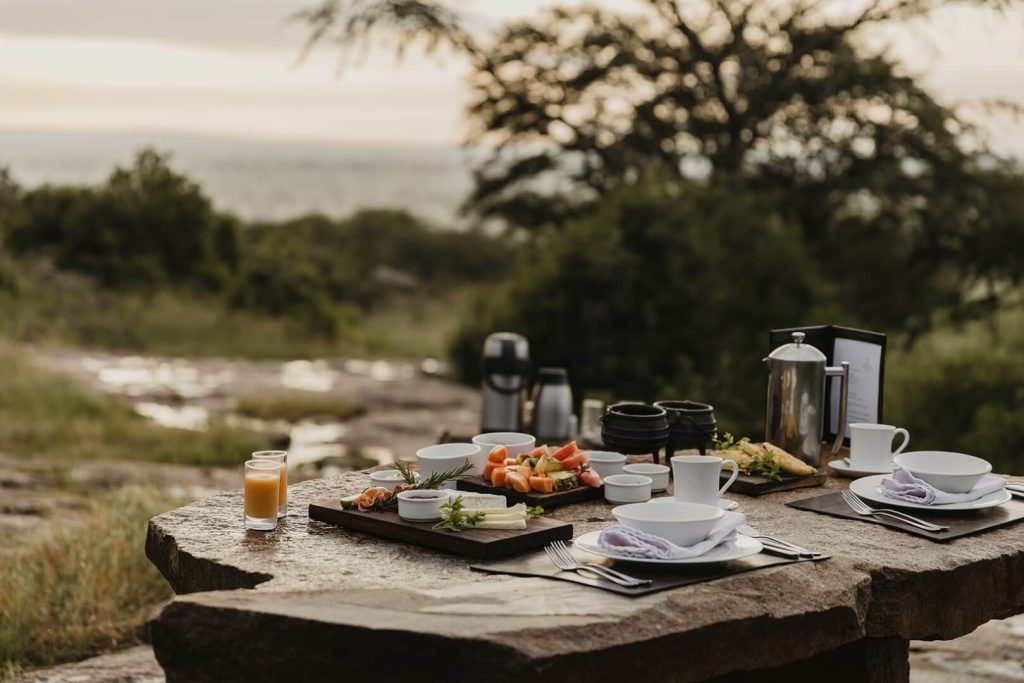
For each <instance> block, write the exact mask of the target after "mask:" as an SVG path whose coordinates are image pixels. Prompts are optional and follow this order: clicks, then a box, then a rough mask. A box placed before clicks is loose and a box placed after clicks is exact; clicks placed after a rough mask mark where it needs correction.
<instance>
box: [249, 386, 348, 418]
mask: <svg viewBox="0 0 1024 683" xmlns="http://www.w3.org/2000/svg"><path fill="white" fill-rule="evenodd" d="M238 412H239V413H241V414H242V415H245V416H246V417H254V418H257V419H259V420H286V421H288V422H298V421H299V420H304V419H313V418H323V419H328V420H331V419H333V420H349V419H351V418H353V417H359V416H360V415H365V414H366V404H365V403H361V402H359V401H348V400H345V399H343V398H338V397H336V396H328V395H324V394H315V393H311V392H306V391H302V392H300V391H295V392H289V393H283V394H274V395H259V396H257V395H252V396H242V397H241V398H239V399H238Z"/></svg>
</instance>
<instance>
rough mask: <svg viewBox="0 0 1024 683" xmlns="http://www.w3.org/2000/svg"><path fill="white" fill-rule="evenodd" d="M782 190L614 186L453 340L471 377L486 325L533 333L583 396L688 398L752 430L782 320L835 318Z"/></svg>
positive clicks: (542, 360) (757, 424) (540, 352)
mask: <svg viewBox="0 0 1024 683" xmlns="http://www.w3.org/2000/svg"><path fill="white" fill-rule="evenodd" d="M781 216H782V214H781V212H780V211H778V207H777V204H776V197H775V196H774V195H772V194H766V193H759V192H755V191H751V190H745V191H744V190H742V189H741V188H732V187H723V186H716V187H704V186H701V185H696V184H694V185H688V186H684V187H683V188H682V189H681V190H679V191H676V190H670V189H667V188H662V187H661V186H659V185H657V184H655V183H648V184H645V185H642V186H639V187H636V188H633V189H629V190H626V191H622V192H619V193H617V194H616V195H615V196H613V198H612V199H611V200H610V201H609V202H607V203H606V204H604V205H603V206H602V208H601V209H600V210H599V211H597V212H596V213H595V214H593V215H592V216H590V217H587V218H582V219H579V220H576V221H574V222H572V223H570V224H569V225H568V226H567V228H566V229H565V231H564V232H563V233H561V234H560V235H557V236H555V237H553V238H552V241H551V242H550V243H548V244H545V245H544V246H543V247H541V248H539V249H537V250H536V251H534V252H532V254H531V256H530V258H527V259H525V263H524V264H523V266H522V267H521V268H520V269H519V270H517V271H516V272H515V274H514V276H513V278H512V281H511V283H510V285H509V287H508V291H507V292H506V293H505V294H503V295H501V296H497V295H495V296H494V300H493V303H492V305H491V306H489V307H487V308H486V309H485V311H484V313H483V314H481V315H479V316H475V317H474V318H472V319H470V320H468V321H467V323H466V325H465V326H464V327H463V329H462V330H461V332H460V334H459V335H458V337H457V338H456V340H455V342H454V344H453V347H452V350H453V358H454V362H455V364H456V367H457V369H458V371H459V373H460V376H461V377H462V378H463V379H466V380H468V381H474V380H475V379H476V376H477V375H476V373H477V372H478V364H479V355H480V346H481V343H482V340H483V336H484V335H486V334H487V333H488V332H490V331H493V330H495V329H508V330H512V331H516V332H520V333H522V334H524V335H526V337H527V338H528V339H529V340H530V343H531V354H532V358H533V361H534V364H535V366H544V365H556V366H564V367H566V368H568V370H569V376H570V379H571V380H572V383H573V388H574V390H575V392H576V396H577V398H579V397H580V396H581V395H582V394H587V393H594V392H607V393H610V394H611V395H614V396H616V397H618V398H620V399H637V400H648V401H649V400H655V399H660V398H689V399H694V400H699V401H707V402H709V403H712V404H714V405H715V407H716V411H717V413H718V416H719V420H720V422H722V423H723V426H725V427H727V428H729V429H731V430H735V431H738V432H740V433H747V434H755V433H756V431H757V430H759V429H760V428H761V425H762V424H763V422H762V416H763V411H764V406H763V403H764V386H765V384H764V383H765V371H764V369H763V365H762V364H761V358H762V357H763V356H764V354H765V351H766V348H765V347H766V345H767V336H768V331H769V330H770V329H771V328H773V327H783V326H789V325H799V324H804V323H814V322H819V321H821V320H832V319H833V318H832V317H831V313H830V311H829V309H828V308H827V306H826V305H825V304H824V302H827V301H828V288H827V287H826V286H825V285H824V284H823V279H822V277H821V275H820V273H819V271H818V268H817V266H816V263H815V261H814V259H812V258H811V257H809V255H808V253H807V250H806V249H805V247H804V245H803V241H802V240H801V238H800V233H799V230H798V229H797V228H796V226H795V225H793V224H791V223H789V222H787V221H785V220H784V219H783V218H782V217H781Z"/></svg>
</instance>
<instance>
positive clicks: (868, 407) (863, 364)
mask: <svg viewBox="0 0 1024 683" xmlns="http://www.w3.org/2000/svg"><path fill="white" fill-rule="evenodd" d="M794 332H803V333H804V334H805V337H804V343H805V344H810V345H811V346H813V347H815V348H817V349H818V350H819V351H821V352H822V353H824V354H825V358H826V363H827V364H828V365H829V366H838V365H839V364H840V363H842V362H843V361H846V362H848V363H849V364H850V388H849V394H848V395H847V399H846V425H844V428H843V432H844V435H843V436H844V439H843V441H844V443H845V444H846V445H849V444H850V427H849V424H850V423H851V422H872V423H878V422H881V421H882V384H883V378H884V377H885V341H886V336H885V335H884V334H882V333H881V332H869V331H867V330H857V329H854V328H852V327H842V326H840V325H815V326H812V327H789V328H786V329H781V330H772V331H771V334H770V335H769V351H771V350H773V349H776V348H778V347H779V346H781V345H783V344H789V343H792V341H793V333H794ZM829 379H830V380H831V381H830V382H829V387H828V391H827V392H825V414H826V415H828V420H827V421H826V423H825V434H824V438H825V439H826V440H831V439H834V438H835V436H836V433H837V432H838V431H839V389H840V381H839V380H840V378H839V377H830V378H829Z"/></svg>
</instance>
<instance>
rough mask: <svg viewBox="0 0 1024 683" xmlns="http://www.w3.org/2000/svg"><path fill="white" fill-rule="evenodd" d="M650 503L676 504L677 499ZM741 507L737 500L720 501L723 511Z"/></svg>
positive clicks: (668, 498) (658, 499)
mask: <svg viewBox="0 0 1024 683" xmlns="http://www.w3.org/2000/svg"><path fill="white" fill-rule="evenodd" d="M647 502H648V503H675V502H676V499H675V497H673V496H665V497H664V498H651V499H650V500H649V501H647ZM739 506H740V504H739V503H737V502H736V501H735V500H726V499H725V498H719V499H718V507H720V508H721V509H723V510H735V509H736V508H738V507H739Z"/></svg>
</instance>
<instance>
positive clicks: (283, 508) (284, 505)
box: [252, 451, 288, 517]
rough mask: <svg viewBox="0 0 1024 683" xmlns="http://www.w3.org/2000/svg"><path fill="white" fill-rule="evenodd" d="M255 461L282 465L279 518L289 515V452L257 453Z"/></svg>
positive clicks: (278, 502) (278, 507)
mask: <svg viewBox="0 0 1024 683" xmlns="http://www.w3.org/2000/svg"><path fill="white" fill-rule="evenodd" d="M252 459H253V460H264V461H270V462H276V463H278V464H280V465H281V492H280V493H279V494H278V497H277V516H278V517H286V516H287V515H288V451H255V452H253V454H252Z"/></svg>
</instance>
